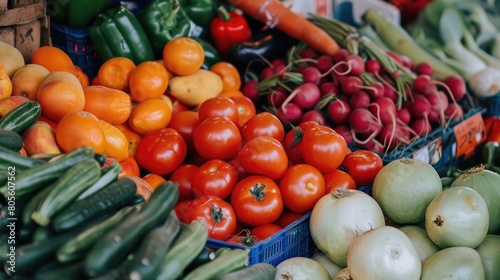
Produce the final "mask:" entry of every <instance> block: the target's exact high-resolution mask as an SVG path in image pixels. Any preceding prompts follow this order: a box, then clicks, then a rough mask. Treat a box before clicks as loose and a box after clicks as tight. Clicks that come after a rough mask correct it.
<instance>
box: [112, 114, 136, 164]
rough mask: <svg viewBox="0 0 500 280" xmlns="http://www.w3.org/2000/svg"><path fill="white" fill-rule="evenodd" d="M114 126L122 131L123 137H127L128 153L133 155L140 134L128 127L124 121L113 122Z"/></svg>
mask: <svg viewBox="0 0 500 280" xmlns="http://www.w3.org/2000/svg"><path fill="white" fill-rule="evenodd" d="M115 127H116V128H117V129H118V130H120V131H121V132H122V133H123V135H125V137H127V140H128V151H129V154H130V155H131V156H134V155H135V150H136V149H137V145H139V142H141V139H142V135H140V134H139V133H137V132H135V131H133V130H132V129H130V127H129V126H128V124H127V123H126V122H125V123H121V124H115Z"/></svg>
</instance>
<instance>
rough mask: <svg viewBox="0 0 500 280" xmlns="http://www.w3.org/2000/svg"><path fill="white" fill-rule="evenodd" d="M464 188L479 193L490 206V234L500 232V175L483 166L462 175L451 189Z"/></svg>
mask: <svg viewBox="0 0 500 280" xmlns="http://www.w3.org/2000/svg"><path fill="white" fill-rule="evenodd" d="M456 186H464V187H469V188H471V189H473V190H475V191H477V192H478V193H479V194H480V195H481V196H482V197H483V199H484V201H485V202H486V205H487V206H488V215H489V220H490V225H489V227H488V233H499V232H500V175H499V174H498V173H495V172H493V171H491V170H487V169H485V168H484V166H483V165H480V166H478V167H474V168H471V169H469V170H467V171H466V172H465V173H463V174H461V175H460V176H459V177H458V178H457V179H455V181H453V183H452V184H451V186H450V187H456Z"/></svg>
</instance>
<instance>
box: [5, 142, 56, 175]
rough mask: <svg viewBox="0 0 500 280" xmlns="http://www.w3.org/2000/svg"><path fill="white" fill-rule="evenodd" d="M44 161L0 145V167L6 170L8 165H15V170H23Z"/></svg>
mask: <svg viewBox="0 0 500 280" xmlns="http://www.w3.org/2000/svg"><path fill="white" fill-rule="evenodd" d="M44 163H46V162H45V161H43V160H40V159H36V158H32V157H25V156H22V155H21V154H20V153H18V152H16V151H13V150H11V149H9V148H6V147H4V146H2V145H0V169H5V170H7V168H8V167H13V166H14V167H15V168H16V170H25V169H30V168H33V167H36V166H38V165H42V164H44Z"/></svg>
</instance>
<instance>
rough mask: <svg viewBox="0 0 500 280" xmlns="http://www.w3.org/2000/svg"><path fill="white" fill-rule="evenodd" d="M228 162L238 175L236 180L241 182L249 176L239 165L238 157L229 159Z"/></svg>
mask: <svg viewBox="0 0 500 280" xmlns="http://www.w3.org/2000/svg"><path fill="white" fill-rule="evenodd" d="M228 162H229V163H230V164H231V165H232V166H233V167H234V169H236V173H238V180H241V179H243V178H245V177H248V176H249V175H250V174H248V173H247V172H246V171H245V168H243V166H241V163H240V161H239V160H238V155H236V156H235V157H233V158H232V159H230V160H229V161H228Z"/></svg>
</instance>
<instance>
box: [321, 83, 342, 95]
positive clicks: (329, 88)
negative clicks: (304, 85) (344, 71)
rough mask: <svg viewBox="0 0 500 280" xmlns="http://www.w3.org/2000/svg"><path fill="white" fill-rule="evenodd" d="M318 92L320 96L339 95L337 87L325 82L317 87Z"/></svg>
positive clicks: (335, 84)
mask: <svg viewBox="0 0 500 280" xmlns="http://www.w3.org/2000/svg"><path fill="white" fill-rule="evenodd" d="M319 90H320V91H321V96H323V95H327V94H329V93H334V94H338V93H339V86H338V85H337V83H335V82H326V83H322V84H321V85H320V86H319Z"/></svg>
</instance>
